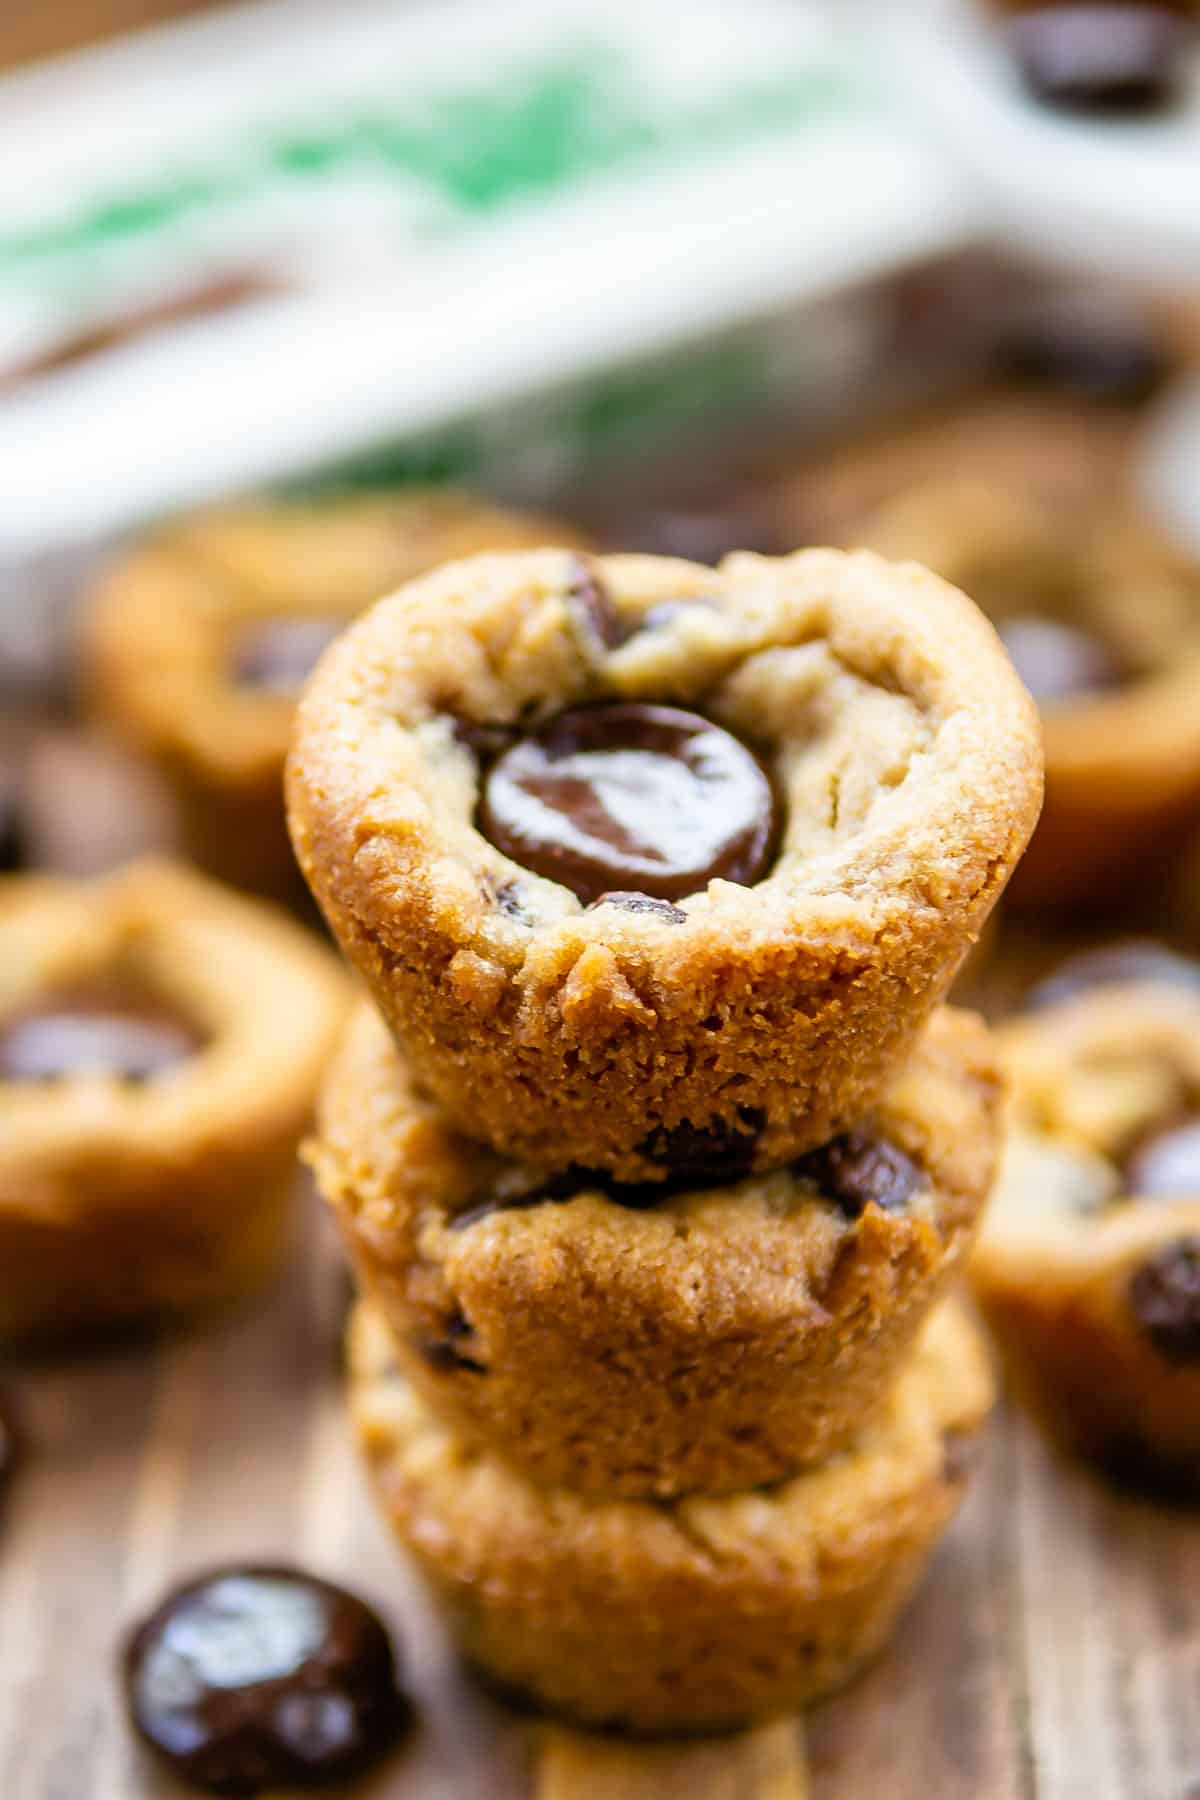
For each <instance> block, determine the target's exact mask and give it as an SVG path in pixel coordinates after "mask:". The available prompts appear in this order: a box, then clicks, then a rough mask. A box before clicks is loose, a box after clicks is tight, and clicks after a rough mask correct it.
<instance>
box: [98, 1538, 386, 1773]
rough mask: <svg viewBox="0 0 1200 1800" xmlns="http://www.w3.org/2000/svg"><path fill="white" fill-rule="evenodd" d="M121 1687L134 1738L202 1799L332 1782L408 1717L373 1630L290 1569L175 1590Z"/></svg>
mask: <svg viewBox="0 0 1200 1800" xmlns="http://www.w3.org/2000/svg"><path fill="white" fill-rule="evenodd" d="M124 1674H125V1692H126V1702H127V1705H128V1709H129V1716H130V1719H131V1720H132V1722H133V1725H134V1728H135V1730H136V1731H137V1732H138V1734H139V1735H140V1736H141V1738H142V1739H143V1740H144V1742H145V1743H146V1744H148V1745H149V1747H150V1748H151V1749H152V1750H154V1751H155V1752H156V1753H157V1754H158V1755H159V1756H160V1757H162V1758H163V1759H164V1761H165V1762H167V1763H168V1764H169V1765H170V1766H171V1768H172V1769H173V1770H174V1772H175V1773H176V1774H177V1775H179V1776H181V1777H182V1778H183V1779H184V1780H185V1781H189V1782H193V1783H195V1784H196V1785H197V1786H199V1787H202V1788H206V1789H208V1790H209V1791H210V1792H212V1793H214V1794H231V1795H252V1794H259V1793H262V1792H263V1791H264V1790H267V1789H275V1788H292V1787H314V1786H318V1785H321V1784H323V1783H326V1782H335V1781H344V1780H346V1779H347V1778H348V1777H350V1776H351V1775H354V1774H357V1773H358V1772H359V1771H360V1770H362V1769H364V1768H365V1767H366V1766H367V1765H368V1764H369V1763H371V1762H373V1761H374V1760H375V1759H376V1758H377V1757H378V1756H379V1755H380V1754H381V1753H382V1752H383V1751H384V1750H385V1749H386V1748H387V1747H388V1746H389V1745H390V1744H391V1743H392V1742H393V1741H394V1739H395V1738H396V1736H397V1734H398V1733H399V1731H400V1730H401V1728H402V1727H403V1726H404V1724H405V1723H406V1721H407V1719H408V1717H409V1707H408V1704H407V1702H406V1701H405V1699H404V1697H403V1696H402V1695H401V1693H400V1692H399V1690H398V1688H397V1686H396V1666H395V1658H394V1656H393V1652H392V1646H391V1643H390V1641H389V1639H388V1634H387V1632H386V1631H385V1630H384V1627H383V1625H382V1624H381V1623H380V1621H379V1619H378V1618H377V1617H376V1616H375V1614H374V1613H373V1612H372V1611H371V1610H370V1609H369V1607H367V1606H365V1605H364V1604H363V1602H362V1601H361V1600H359V1599H356V1598H355V1596H354V1595H353V1594H349V1593H347V1592H346V1591H345V1590H344V1589H343V1588H339V1587H334V1586H333V1585H332V1583H330V1582H327V1581H319V1580H317V1579H316V1577H314V1576H311V1575H306V1574H304V1573H303V1571H301V1570H298V1569H289V1568H278V1567H269V1566H268V1567H257V1566H251V1567H247V1568H231V1569H224V1570H220V1571H218V1572H217V1573H215V1574H212V1575H207V1576H205V1577H203V1578H202V1579H201V1580H199V1581H193V1582H189V1583H188V1584H187V1585H186V1586H184V1587H181V1588H179V1589H177V1591H176V1592H175V1593H173V1594H171V1595H170V1596H169V1597H168V1598H167V1599H166V1600H165V1601H164V1602H163V1604H162V1605H161V1606H160V1607H159V1608H158V1610H157V1611H156V1612H155V1613H153V1614H152V1615H151V1617H150V1618H149V1619H147V1620H146V1622H145V1624H144V1625H142V1626H141V1627H140V1628H139V1629H138V1630H137V1631H136V1632H135V1633H134V1635H133V1637H132V1638H131V1640H130V1642H129V1644H128V1647H127V1649H126V1653H125V1663H124Z"/></svg>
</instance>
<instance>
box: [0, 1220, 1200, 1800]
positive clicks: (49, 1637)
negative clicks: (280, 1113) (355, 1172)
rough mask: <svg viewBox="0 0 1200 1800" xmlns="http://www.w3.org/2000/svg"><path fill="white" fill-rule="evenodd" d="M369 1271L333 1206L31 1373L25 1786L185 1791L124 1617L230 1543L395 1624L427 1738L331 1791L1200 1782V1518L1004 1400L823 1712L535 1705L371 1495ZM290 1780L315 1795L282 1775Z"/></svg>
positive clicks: (24, 1390) (23, 1539) (1148, 1793)
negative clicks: (364, 1309) (124, 1689)
mask: <svg viewBox="0 0 1200 1800" xmlns="http://www.w3.org/2000/svg"><path fill="white" fill-rule="evenodd" d="M346 1293H347V1289H346V1282H345V1278H344V1275H343V1273H342V1271H341V1269H340V1264H339V1262H338V1260H337V1258H336V1255H335V1253H334V1251H333V1249H332V1246H331V1243H330V1241H329V1238H328V1234H327V1232H326V1230H325V1227H324V1225H323V1224H321V1223H319V1222H318V1221H316V1220H314V1219H313V1218H311V1216H310V1218H309V1220H308V1223H307V1225H306V1229H305V1231H304V1234H303V1236H302V1239H301V1241H300V1242H299V1243H298V1245H297V1248H296V1253H295V1255H294V1257H293V1259H292V1262H291V1265H290V1267H289V1270H288V1271H287V1274H286V1276H285V1278H284V1279H283V1280H281V1281H280V1282H279V1283H278V1285H277V1286H276V1288H275V1289H274V1291H273V1292H272V1293H271V1294H269V1295H268V1296H266V1297H265V1298H264V1300H263V1302H262V1303H261V1304H259V1305H257V1306H255V1307H253V1308H249V1309H247V1310H245V1311H242V1312H240V1313H237V1314H234V1315H232V1316H230V1317H228V1318H226V1319H224V1320H221V1321H218V1322H217V1323H216V1324H215V1325H214V1326H213V1327H212V1328H211V1329H209V1330H206V1331H196V1332H193V1333H190V1334H186V1335H183V1336H178V1337H174V1338H171V1339H167V1340H164V1341H163V1342H162V1343H161V1344H155V1343H153V1342H150V1341H145V1342H141V1343H127V1344H125V1345H123V1346H116V1347H113V1348H111V1349H108V1350H106V1351H104V1352H102V1353H101V1352H97V1351H95V1350H92V1351H85V1352H82V1353H80V1354H79V1355H76V1356H74V1357H68V1356H56V1357H49V1356H42V1357H37V1358H31V1359H26V1360H24V1361H22V1362H20V1363H18V1364H16V1365H11V1366H10V1367H9V1368H8V1369H7V1370H6V1379H7V1378H11V1379H12V1380H13V1381H14V1382H15V1384H16V1386H17V1388H18V1394H19V1399H20V1401H21V1403H22V1409H23V1411H24V1412H25V1414H26V1418H27V1425H28V1437H29V1440H30V1449H29V1454H28V1457H27V1460H26V1464H25V1467H24V1468H23V1470H22V1471H21V1475H20V1477H19V1478H18V1480H17V1481H16V1483H15V1485H14V1488H13V1491H12V1494H11V1496H10V1505H9V1506H8V1508H7V1511H6V1514H5V1518H4V1522H3V1530H2V1531H0V1795H2V1796H3V1800H181V1796H182V1790H181V1789H179V1788H177V1787H176V1786H175V1785H174V1784H173V1783H172V1782H170V1781H169V1780H168V1779H167V1778H166V1777H165V1776H164V1775H162V1774H161V1773H160V1772H159V1771H158V1770H157V1769H153V1768H151V1767H150V1766H149V1764H148V1763H147V1762H146V1760H145V1759H144V1757H142V1756H141V1755H140V1754H139V1752H138V1751H137V1750H136V1748H135V1747H134V1745H133V1744H132V1742H131V1740H130V1737H129V1734H128V1731H127V1728H126V1725H125V1722H124V1719H123V1717H122V1714H121V1708H120V1704H119V1698H118V1695H117V1693H116V1688H115V1680H114V1652H115V1649H116V1647H117V1645H118V1644H119V1642H120V1639H121V1637H122V1635H123V1632H124V1630H125V1628H126V1626H127V1624H128V1622H129V1621H130V1620H131V1619H133V1618H135V1617H136V1616H138V1615H140V1614H141V1613H142V1612H143V1611H144V1610H145V1609H146V1608H147V1607H149V1606H150V1605H151V1604H153V1603H154V1602H155V1601H156V1600H157V1598H158V1597H159V1596H160V1594H161V1593H162V1592H163V1590H164V1589H165V1588H166V1587H168V1586H169V1585H170V1584H171V1583H173V1582H174V1581H175V1580H177V1579H180V1578H182V1577H183V1576H185V1575H187V1574H190V1573H192V1572H194V1571H195V1570H196V1569H197V1568H200V1567H203V1566H204V1565H205V1564H208V1563H211V1562H214V1561H220V1560H225V1559H233V1560H241V1559H244V1558H248V1557H270V1558H278V1559H281V1560H287V1561H297V1562H300V1563H302V1564H305V1565H308V1566H311V1567H313V1568H315V1569H317V1570H318V1571H320V1572H322V1573H325V1574H327V1575H329V1576H331V1577H332V1578H333V1579H335V1580H341V1581H344V1582H346V1583H347V1585H349V1586H351V1587H353V1588H355V1589H357V1590H358V1591H359V1592H361V1593H362V1594H363V1595H364V1596H365V1597H366V1598H367V1599H369V1600H370V1601H371V1602H372V1603H373V1604H374V1605H376V1606H377V1607H378V1608H379V1610H380V1612H381V1614H382V1615H383V1616H384V1618H385V1619H386V1620H387V1621H388V1623H389V1625H390V1626H391V1627H392V1629H393V1630H394V1632H395V1635H396V1639H397V1642H398V1643H399V1645H400V1646H401V1648H402V1654H403V1658H404V1664H405V1682H406V1685H407V1687H408V1688H409V1690H410V1691H411V1692H412V1693H413V1695H414V1697H415V1700H416V1706H417V1721H416V1724H415V1726H414V1729H413V1731H412V1733H411V1734H410V1736H409V1737H408V1739H407V1740H406V1741H405V1742H404V1744H402V1745H401V1746H400V1748H399V1749H398V1750H397V1752H396V1754H395V1755H394V1756H393V1757H391V1758H390V1759H389V1760H388V1761H387V1762H386V1763H385V1764H384V1765H383V1767H382V1768H381V1769H380V1770H379V1772H378V1774H377V1776H376V1778H375V1779H374V1780H372V1781H369V1782H366V1783H360V1784H358V1785H357V1786H356V1787H355V1788H354V1789H353V1790H347V1792H346V1793H345V1794H344V1795H342V1796H336V1797H331V1800H530V1796H536V1797H537V1800H651V1797H652V1796H654V1797H657V1796H659V1795H662V1796H666V1797H668V1800H673V1797H674V1796H676V1795H680V1796H687V1797H688V1800H734V1797H735V1796H736V1800H798V1797H800V1796H807V1795H808V1794H809V1792H810V1784H811V1793H812V1795H813V1796H814V1797H815V1800H865V1796H868V1795H874V1794H886V1795H887V1796H888V1800H968V1797H969V1800H1084V1797H1085V1796H1086V1800H1200V1708H1197V1706H1196V1704H1195V1696H1196V1694H1197V1692H1200V1531H1198V1530H1197V1528H1196V1518H1195V1515H1194V1514H1191V1515H1189V1514H1181V1513H1171V1512H1169V1511H1164V1510H1162V1509H1160V1508H1156V1507H1153V1506H1150V1505H1145V1504H1139V1503H1137V1502H1135V1501H1133V1500H1129V1499H1125V1498H1122V1497H1120V1496H1118V1495H1114V1494H1112V1493H1110V1492H1108V1491H1107V1490H1106V1489H1104V1488H1103V1487H1101V1486H1100V1485H1099V1484H1098V1483H1096V1482H1095V1481H1094V1480H1092V1479H1091V1478H1090V1477H1089V1476H1087V1475H1086V1474H1085V1473H1083V1472H1082V1471H1080V1470H1077V1469H1073V1468H1071V1467H1070V1466H1069V1465H1064V1464H1062V1463H1061V1462H1059V1461H1058V1460H1057V1459H1056V1458H1055V1457H1054V1456H1053V1455H1052V1454H1051V1453H1050V1452H1049V1451H1048V1450H1047V1449H1046V1447H1045V1446H1044V1445H1043V1444H1042V1442H1041V1440H1040V1439H1039V1438H1038V1437H1037V1435H1036V1433H1035V1432H1034V1431H1033V1430H1032V1428H1031V1427H1030V1426H1029V1425H1028V1424H1027V1423H1026V1422H1025V1421H1023V1420H1020V1419H1002V1420H1001V1421H1000V1422H999V1423H998V1425H997V1428H996V1429H995V1431H994V1432H993V1434H992V1437H991V1441H990V1446H989V1450H988V1454H987V1456H986V1459H985V1462H984V1465H983V1467H982V1468H981V1470H980V1471H979V1475H978V1477H977V1481H976V1485H975V1489H974V1491H973V1493H972V1496H971V1497H970V1499H969V1500H968V1503H967V1505H966V1507H965V1508H964V1511H963V1514H962V1517H961V1518H960V1520H959V1521H958V1523H957V1525H956V1527H955V1529H954V1531H953V1533H952V1534H951V1536H950V1538H949V1539H948V1541H947V1544H946V1545H945V1547H944V1550H943V1553H942V1555H941V1556H940V1558H939V1559H938V1561H937V1564H936V1565H935V1568H934V1570H933V1571H932V1573H931V1577H930V1579H929V1581H928V1582H927V1583H926V1585H925V1587H924V1589H923V1591H922V1593H921V1595H920V1596H919V1598H918V1600H917V1602H916V1603H915V1605H914V1607H913V1609H912V1611H911V1612H910V1614H909V1617H908V1619H907V1620H906V1621H905V1623H904V1625H903V1627H902V1629H901V1632H900V1635H899V1637H898V1638H897V1641H896V1643H895V1644H894V1646H893V1647H892V1649H891V1651H890V1652H889V1653H888V1654H887V1655H886V1656H885V1657H884V1658H883V1659H882V1660H881V1662H880V1663H879V1665H878V1666H877V1667H876V1668H875V1669H874V1670H873V1671H871V1672H870V1673H869V1674H868V1675H867V1676H866V1678H865V1679H864V1680H863V1681H862V1682H861V1683H860V1684H859V1685H858V1686H857V1687H856V1688H854V1689H853V1690H852V1691H851V1692H849V1693H847V1694H846V1695H844V1696H842V1697H840V1698H839V1699H837V1700H835V1701H833V1702H830V1703H829V1704H827V1705H826V1706H824V1707H821V1708H819V1709H818V1710H817V1711H816V1712H815V1713H814V1714H813V1716H812V1718H811V1719H810V1721H809V1722H808V1759H809V1765H810V1766H809V1767H808V1768H806V1764H805V1759H804V1753H803V1748H802V1739H801V1735H800V1732H799V1728H798V1727H796V1726H793V1725H791V1724H787V1723H785V1724H782V1725H777V1726H774V1727H771V1728H768V1729H765V1730H763V1731H761V1732H753V1733H747V1734H745V1735H744V1736H743V1737H741V1738H736V1739H728V1740H724V1741H713V1742H709V1743H704V1744H695V1745H690V1746H684V1745H674V1746H628V1745H624V1746H623V1745H619V1744H615V1743H613V1742H612V1741H610V1740H603V1739H601V1740H596V1739H592V1738H589V1737H587V1736H585V1735H583V1734H576V1733H572V1732H568V1731H566V1730H563V1729H558V1728H554V1727H541V1726H537V1725H536V1724H531V1722H530V1721H529V1720H528V1719H523V1718H519V1717H518V1716H516V1715H515V1714H514V1713H512V1712H511V1711H509V1710H508V1709H506V1708H505V1707H503V1706H501V1705H500V1704H498V1703H497V1702H494V1701H493V1700H491V1699H490V1698H489V1697H488V1696H487V1695H486V1694H485V1693H484V1692H483V1691H482V1690H481V1689H480V1688H479V1687H478V1685H477V1684H476V1683H475V1682H474V1681H473V1680H472V1679H471V1678H470V1676H469V1675H468V1674H467V1673H466V1672H465V1671H464V1670H463V1669H462V1668H461V1667H460V1665H459V1664H458V1662H457V1661H456V1659H455V1657H454V1655H453V1653H452V1651H451V1648H450V1646H449V1644H448V1642H447V1640H446V1637H445V1635H444V1633H443V1631H442V1629H441V1627H440V1624H439V1622H438V1620H437V1618H436V1617H435V1615H434V1613H433V1612H432V1610H431V1608H430V1606H429V1604H428V1601H427V1600H426V1597H425V1595H424V1593H423V1591H422V1589H421V1587H420V1584H419V1583H418V1582H417V1580H416V1579H415V1577H414V1576H413V1574H412V1573H411V1571H410V1570H409V1568H408V1567H407V1565H406V1564H405V1562H404V1560H403V1558H402V1557H401V1556H400V1554H399V1552H398V1551H397V1549H396V1548H395V1546H394V1545H393V1544H392V1543H391V1542H390V1541H389V1539H388V1536H387V1534H386V1532H385V1531H384V1529H383V1527H382V1525H381V1523H380V1521H379V1519H378V1518H377V1516H376V1514H375V1512H374V1509H373V1507H372V1505H371V1502H370V1498H369V1495H368V1493H367V1489H366V1483H365V1480H364V1478H363V1474H362V1471H361V1469H360V1467H359V1465H358V1460H357V1456H356V1453H355V1450H354V1446H353V1443H352V1441H351V1437H350V1433H349V1430H348V1427H347V1421H346V1417H345V1411H344V1406H343V1401H342V1394H341V1376H340V1369H339V1361H338V1344H339V1339H340V1326H341V1319H342V1314H343V1311H344V1307H345V1302H346ZM274 1800H294V1797H293V1796H283V1795H277V1796H274Z"/></svg>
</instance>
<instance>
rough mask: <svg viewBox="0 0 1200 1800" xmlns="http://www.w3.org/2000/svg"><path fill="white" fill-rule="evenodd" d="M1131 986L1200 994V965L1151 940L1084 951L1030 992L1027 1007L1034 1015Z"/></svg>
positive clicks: (1102, 946)
mask: <svg viewBox="0 0 1200 1800" xmlns="http://www.w3.org/2000/svg"><path fill="white" fill-rule="evenodd" d="M1128 982H1152V983H1154V984H1155V985H1156V986H1159V987H1180V988H1185V989H1190V990H1191V991H1192V992H1200V963H1197V962H1194V961H1193V960H1192V958H1191V957H1187V956H1180V955H1179V954H1178V953H1177V952H1176V951H1174V950H1168V949H1167V948H1166V946H1165V945H1163V944H1155V943H1152V942H1151V941H1150V940H1149V939H1138V938H1132V939H1130V940H1129V941H1128V942H1126V943H1118V944H1101V945H1100V946H1099V947H1098V948H1097V949H1095V950H1081V951H1080V952H1079V954H1078V956H1071V957H1068V958H1067V959H1066V961H1065V962H1063V963H1061V964H1060V965H1059V967H1058V968H1057V969H1055V971H1054V972H1053V974H1051V975H1047V976H1046V978H1045V980H1043V981H1039V982H1038V983H1037V984H1036V986H1034V987H1032V988H1030V990H1029V992H1028V994H1027V995H1026V996H1025V1006H1026V1009H1027V1010H1028V1011H1031V1012H1034V1011H1041V1010H1042V1009H1043V1008H1045V1007H1049V1006H1060V1005H1062V1003H1063V1002H1064V1001H1067V1000H1072V999H1074V997H1075V996H1076V995H1077V994H1084V993H1088V992H1090V991H1092V990H1093V989H1095V988H1104V987H1120V986H1123V985H1124V984H1126V983H1128Z"/></svg>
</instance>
